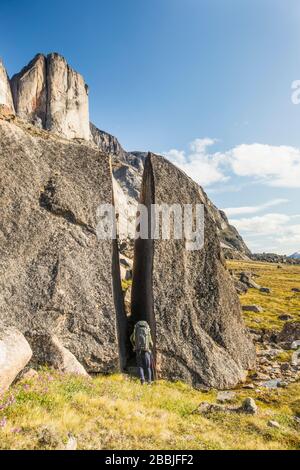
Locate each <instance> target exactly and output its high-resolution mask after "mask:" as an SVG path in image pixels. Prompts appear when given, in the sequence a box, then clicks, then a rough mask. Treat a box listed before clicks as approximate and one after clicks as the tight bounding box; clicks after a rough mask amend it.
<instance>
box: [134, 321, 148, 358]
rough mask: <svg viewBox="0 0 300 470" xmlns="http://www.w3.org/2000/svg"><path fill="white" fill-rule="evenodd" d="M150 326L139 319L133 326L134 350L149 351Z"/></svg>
mask: <svg viewBox="0 0 300 470" xmlns="http://www.w3.org/2000/svg"><path fill="white" fill-rule="evenodd" d="M150 338H151V332H150V327H149V325H148V323H147V322H146V321H139V322H138V323H137V324H136V325H135V327H134V339H135V349H136V351H150Z"/></svg>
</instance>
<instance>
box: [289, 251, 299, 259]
mask: <svg viewBox="0 0 300 470" xmlns="http://www.w3.org/2000/svg"><path fill="white" fill-rule="evenodd" d="M289 258H293V259H300V252H299V251H296V253H293V254H292V255H290V256H289Z"/></svg>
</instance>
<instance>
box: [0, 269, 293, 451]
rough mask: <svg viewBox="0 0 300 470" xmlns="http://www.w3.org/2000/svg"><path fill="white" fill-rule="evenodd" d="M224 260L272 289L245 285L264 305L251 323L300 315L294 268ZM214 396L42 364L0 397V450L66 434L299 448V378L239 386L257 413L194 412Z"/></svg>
mask: <svg viewBox="0 0 300 470" xmlns="http://www.w3.org/2000/svg"><path fill="white" fill-rule="evenodd" d="M229 264H230V267H231V268H232V269H239V270H241V269H243V270H252V271H255V272H257V273H259V274H260V278H258V279H257V281H258V282H259V283H261V284H262V285H264V286H267V287H270V288H271V289H272V294H271V295H269V296H268V295H265V294H260V293H258V292H257V291H255V290H250V291H249V293H248V294H246V295H245V296H243V297H242V302H243V303H258V304H260V305H262V306H263V307H264V309H265V311H264V312H263V314H247V315H246V321H247V323H248V325H250V326H254V325H256V326H259V327H261V326H262V324H263V325H265V326H266V327H268V328H279V327H280V326H281V325H282V324H283V322H279V321H278V319H277V316H278V314H280V313H284V312H289V313H291V314H293V315H294V316H295V318H298V319H299V307H300V298H299V295H296V294H293V293H292V292H291V288H292V287H299V285H300V268H299V267H296V268H295V267H285V268H284V269H282V270H279V269H278V270H277V268H276V266H272V265H267V264H261V263H253V264H252V263H251V264H249V263H240V262H230V263H229ZM256 318H258V319H260V320H261V321H262V324H259V325H258V324H256V323H255V321H254V320H255V319H256ZM287 354H289V353H287ZM279 359H280V360H282V361H286V360H289V356H288V355H286V356H285V355H283V356H282V357H281V358H279ZM216 396H217V392H216V391H211V392H209V393H204V392H200V391H197V390H194V389H192V388H191V387H189V386H188V385H185V384H182V383H179V382H177V383H171V382H166V381H159V382H157V383H156V384H155V385H153V386H143V387H142V386H141V385H140V384H139V382H138V381H137V380H136V379H132V378H129V377H127V376H124V375H121V374H118V375H110V376H98V377H95V378H93V379H87V378H80V377H77V376H71V375H64V374H61V373H59V372H55V371H51V370H41V371H39V375H38V376H37V377H34V378H32V379H30V380H27V381H26V380H23V381H19V382H18V383H17V384H16V385H14V386H13V387H11V389H10V391H9V392H8V393H7V394H6V396H4V397H2V398H1V399H0V449H47V448H50V449H53V448H57V447H59V448H63V446H64V445H65V443H66V441H67V438H68V434H69V433H71V434H72V435H74V436H75V437H76V439H77V441H78V448H79V449H179V450H185V449H300V426H299V424H297V422H296V421H295V419H294V417H295V416H299V417H300V383H299V382H298V383H295V384H293V385H289V386H288V387H287V388H286V389H276V390H265V391H260V392H258V391H255V390H245V389H242V388H240V389H237V390H236V398H235V400H234V404H236V405H237V406H238V405H240V404H241V402H242V400H243V399H244V398H245V397H247V396H250V397H253V398H254V399H255V401H256V403H257V405H258V407H259V412H258V414H257V415H255V416H249V415H244V414H237V413H236V414H232V413H224V412H217V413H213V414H211V415H210V416H209V417H205V416H203V415H201V414H197V413H193V411H194V410H195V409H197V407H198V405H199V404H200V403H201V402H203V401H208V402H212V403H215V402H216ZM9 397H11V398H12V399H11V400H10V402H9V401H8V400H9ZM1 405H2V408H1ZM3 405H4V406H3ZM269 420H276V421H278V423H279V424H280V428H279V429H276V428H271V427H269V426H268V421H269ZM45 425H46V426H47V428H48V429H50V430H51V433H52V434H53V435H54V437H55V439H54V440H53V439H52V440H50V441H49V443H47V442H45V441H42V440H41V439H40V436H41V430H42V429H43V427H44V426H45Z"/></svg>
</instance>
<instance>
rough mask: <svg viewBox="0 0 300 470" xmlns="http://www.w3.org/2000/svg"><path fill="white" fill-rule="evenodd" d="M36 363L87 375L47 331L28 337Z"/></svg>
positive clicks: (69, 372) (66, 371)
mask: <svg viewBox="0 0 300 470" xmlns="http://www.w3.org/2000/svg"><path fill="white" fill-rule="evenodd" d="M29 342H30V344H31V346H32V349H33V352H34V357H35V358H36V359H37V361H38V364H43V365H47V366H50V367H54V368H55V369H58V370H61V371H62V372H65V373H67V374H78V375H84V376H88V373H87V372H86V370H85V368H84V367H83V365H82V364H80V362H79V361H78V360H77V359H76V357H75V356H74V354H72V353H71V352H70V351H69V350H68V349H67V348H65V347H64V346H62V344H61V343H60V341H59V339H58V338H57V337H56V336H54V335H50V334H49V333H47V332H35V333H33V334H31V336H30V337H29Z"/></svg>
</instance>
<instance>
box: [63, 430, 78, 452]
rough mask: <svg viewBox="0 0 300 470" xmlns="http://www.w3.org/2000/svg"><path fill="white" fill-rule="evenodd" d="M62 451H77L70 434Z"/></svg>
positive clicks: (75, 442) (74, 438)
mask: <svg viewBox="0 0 300 470" xmlns="http://www.w3.org/2000/svg"><path fill="white" fill-rule="evenodd" d="M64 450H77V439H76V437H74V436H73V435H72V434H70V433H69V435H68V440H67V443H66V445H65V448H64Z"/></svg>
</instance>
